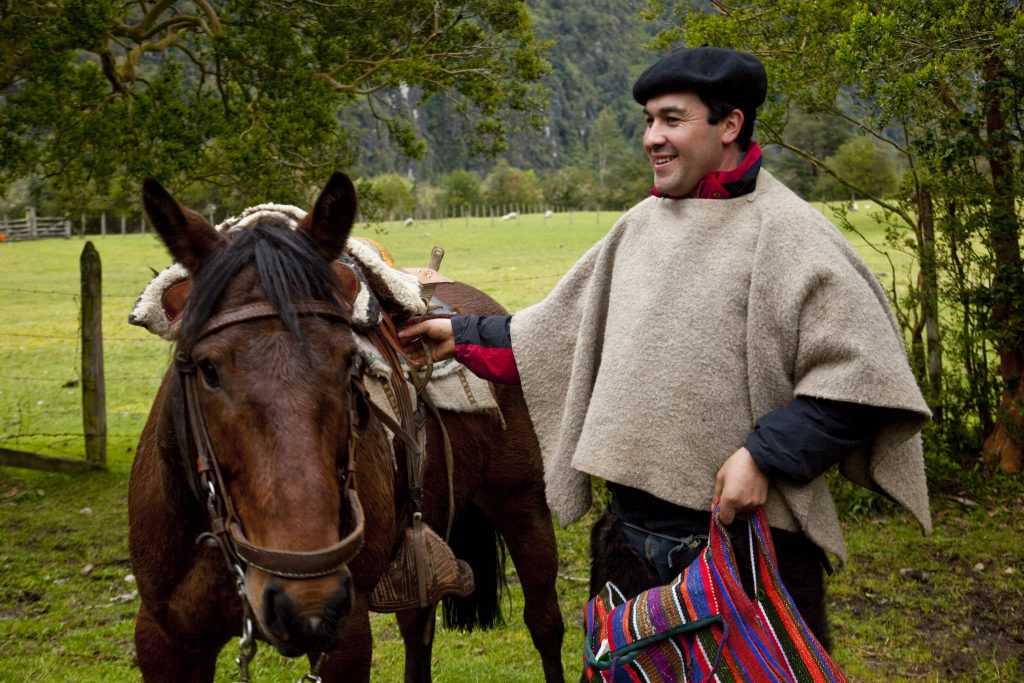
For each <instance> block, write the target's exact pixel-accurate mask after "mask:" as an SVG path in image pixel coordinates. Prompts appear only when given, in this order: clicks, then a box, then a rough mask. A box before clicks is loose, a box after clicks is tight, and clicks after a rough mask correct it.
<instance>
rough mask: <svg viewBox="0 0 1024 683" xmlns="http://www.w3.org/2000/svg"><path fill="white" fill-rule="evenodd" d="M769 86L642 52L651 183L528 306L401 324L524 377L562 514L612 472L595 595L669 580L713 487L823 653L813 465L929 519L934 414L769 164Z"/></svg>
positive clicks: (859, 271)
mask: <svg viewBox="0 0 1024 683" xmlns="http://www.w3.org/2000/svg"><path fill="white" fill-rule="evenodd" d="M766 90H767V78H766V75H765V71H764V68H763V66H762V65H761V63H760V62H759V61H758V60H757V59H756V58H755V57H753V56H751V55H748V54H743V53H739V52H735V51H732V50H724V49H719V48H712V47H700V48H693V49H681V50H678V51H676V52H674V53H672V54H671V55H669V56H668V57H665V58H664V59H662V60H661V61H659V62H658V63H656V64H654V65H653V66H652V67H650V68H649V69H648V70H647V71H645V72H644V73H643V74H642V75H641V76H640V78H639V79H638V80H637V82H636V84H635V85H634V87H633V95H634V98H635V99H636V100H637V102H638V103H639V104H641V105H642V106H643V112H644V116H645V118H646V121H647V130H646V132H645V134H644V139H643V144H644V148H645V150H646V152H647V155H648V157H649V159H650V161H651V166H652V171H653V175H654V188H653V189H652V191H651V194H652V196H651V197H649V198H647V199H646V200H644V201H642V202H640V203H639V204H638V205H636V206H635V207H633V208H632V209H630V210H629V211H628V212H627V213H626V214H625V215H624V216H623V217H622V218H621V219H620V220H619V222H618V223H616V225H615V226H614V227H613V228H612V230H611V231H610V232H609V233H608V234H607V235H606V236H605V237H604V238H603V239H602V240H601V241H600V242H599V243H598V244H596V245H595V246H594V247H593V248H592V249H591V250H590V251H589V252H587V254H585V255H584V256H583V257H582V258H581V259H580V260H579V261H578V262H577V263H576V265H575V266H574V267H573V268H572V270H570V272H569V273H568V274H567V275H566V276H565V277H564V278H563V279H562V281H561V282H560V283H559V284H558V285H557V286H556V288H555V290H554V291H553V292H552V293H551V294H550V295H549V296H548V297H547V298H546V299H545V300H544V301H542V302H540V303H539V304H537V305H535V306H532V307H530V308H527V309H525V310H523V311H520V312H519V313H517V314H516V315H515V316H513V317H511V318H502V317H497V318H495V317H492V318H474V317H462V318H459V317H457V318H453V319H452V320H450V321H448V320H431V321H426V322H423V323H419V324H416V325H412V326H410V327H408V328H406V329H405V330H404V331H403V336H404V337H405V339H406V342H407V344H408V348H409V349H410V353H412V354H413V355H414V357H415V358H414V359H420V360H422V352H417V351H416V350H415V346H416V344H418V343H419V340H422V342H423V343H425V344H426V345H427V346H429V347H430V350H431V353H432V355H433V357H434V358H442V357H448V356H450V355H453V354H454V355H455V356H456V357H457V358H458V359H459V360H461V361H462V362H464V363H465V364H466V365H467V366H468V367H470V368H471V369H473V370H474V372H477V373H478V374H481V375H482V376H484V377H486V378H488V379H493V380H497V381H505V382H516V381H521V383H522V385H523V391H524V395H525V396H526V399H527V404H528V406H529V408H530V415H531V418H532V419H533V421H534V426H535V427H536V429H537V434H538V438H539V440H540V443H541V450H542V453H543V455H544V465H545V480H546V484H547V494H548V500H549V503H550V504H551V507H552V510H553V511H554V512H555V513H556V514H557V515H558V517H559V520H560V521H561V522H562V523H563V524H568V523H570V522H572V521H574V520H576V519H578V518H579V517H580V516H582V515H583V514H584V513H585V512H586V511H587V509H588V508H589V507H590V477H591V476H596V477H599V478H601V479H604V480H605V481H606V482H607V485H608V489H609V491H610V493H611V496H610V503H609V506H608V510H607V511H606V512H605V514H604V516H603V517H602V518H601V519H600V520H599V521H598V522H597V524H596V525H595V527H594V529H593V532H592V553H593V566H592V575H591V593H592V594H594V593H596V592H597V591H598V590H599V589H600V588H601V587H602V586H603V584H604V582H605V581H606V580H611V581H614V582H615V583H616V584H617V585H618V586H619V587H620V589H622V590H623V593H624V594H625V595H627V597H628V596H631V595H635V594H636V593H638V592H640V591H642V590H645V589H646V588H649V587H652V586H654V585H658V584H663V583H667V582H669V581H670V580H671V579H672V578H673V577H674V576H675V575H676V574H678V573H679V572H680V571H682V569H684V568H685V566H686V565H687V564H688V563H689V562H690V561H691V560H692V559H693V558H694V557H695V556H696V554H697V553H698V552H699V550H700V547H701V544H702V542H703V541H704V540H706V533H707V529H708V526H709V523H710V513H709V510H710V509H711V505H712V502H713V501H714V500H715V499H718V500H719V501H720V515H721V519H722V521H723V522H724V523H726V524H730V523H731V522H733V520H734V518H735V516H736V515H737V514H740V513H744V512H749V511H751V510H753V509H755V508H757V507H759V506H761V505H765V506H766V509H767V512H768V518H769V522H770V524H771V526H772V534H773V538H774V540H775V545H776V549H777V552H778V556H779V566H780V573H781V574H782V577H783V580H784V582H785V583H786V585H787V587H788V588H789V589H790V592H791V593H792V594H793V597H794V600H795V601H796V603H797V606H798V607H799V608H800V610H801V613H802V614H803V616H804V618H805V619H806V620H807V621H808V623H809V625H810V626H811V628H812V629H813V630H814V631H815V633H816V635H817V636H818V638H819V640H821V641H822V642H823V643H825V644H826V646H827V642H828V635H827V628H826V621H825V614H824V607H823V599H824V581H823V568H824V567H825V566H827V564H828V561H827V559H826V553H831V554H833V555H836V556H837V557H839V558H841V559H842V558H844V556H845V546H844V543H843V539H842V534H841V532H840V530H839V525H838V522H837V519H836V515H835V508H834V505H833V503H832V500H831V497H830V495H829V492H828V488H827V485H826V483H825V481H824V479H823V477H822V475H823V473H824V472H825V471H826V470H828V469H829V468H830V467H831V466H832V465H834V464H836V463H839V464H840V467H841V469H842V471H843V473H844V474H845V475H846V476H848V477H849V478H851V479H853V480H854V481H856V482H858V483H860V484H862V485H864V486H868V487H870V488H872V489H874V490H878V491H882V492H883V493H885V494H886V495H888V496H889V497H891V498H893V499H894V500H896V501H898V502H900V503H901V504H903V505H904V506H905V507H907V508H908V509H910V510H911V512H913V513H914V515H915V516H916V517H917V518H918V520H919V521H920V523H921V525H922V527H923V528H924V530H925V532H928V531H929V530H930V524H931V522H930V517H929V511H928V499H927V489H926V485H925V477H924V463H923V458H922V455H921V443H920V437H919V436H918V432H919V430H920V428H921V427H922V425H923V424H924V423H925V421H926V420H927V419H928V418H929V411H928V408H927V405H926V404H925V402H924V400H923V399H922V397H921V394H920V392H919V390H918V388H917V385H916V383H915V381H914V377H913V374H912V373H911V371H910V368H909V366H908V363H907V359H906V354H905V350H904V346H903V340H902V336H901V334H900V332H899V329H898V326H897V325H896V323H895V320H894V318H893V316H892V314H891V312H890V310H889V307H888V302H887V300H886V297H885V293H884V291H883V290H882V289H881V287H880V286H879V285H878V283H877V281H876V280H875V278H874V276H873V275H872V273H871V272H870V271H869V269H868V268H867V266H866V265H865V264H864V263H863V262H862V261H861V260H860V258H859V257H857V255H856V254H855V253H854V251H853V250H852V249H851V248H850V247H849V245H848V244H847V242H846V241H845V240H844V239H843V237H842V235H840V234H839V233H838V231H837V230H835V228H834V227H833V226H832V225H831V223H829V222H828V220H827V219H825V218H824V217H823V216H822V215H821V214H819V213H817V212H816V211H815V210H814V209H813V208H811V207H810V206H809V205H808V204H806V203H805V202H803V201H802V200H800V199H799V198H798V197H796V195H794V194H793V193H791V192H790V191H789V190H787V189H786V188H785V187H784V186H783V185H781V184H780V183H779V182H778V181H777V180H775V179H774V178H773V177H772V176H771V175H770V174H769V173H767V172H766V171H764V170H762V169H761V168H760V166H761V151H760V148H759V146H758V145H757V143H756V142H755V141H753V140H752V139H751V134H752V131H753V126H754V120H755V116H756V110H757V107H758V106H760V105H761V104H762V103H763V102H764V99H765V95H766ZM412 342H416V343H412ZM741 529H742V527H740V526H738V525H734V528H733V529H731V531H740V530H741ZM735 538H736V539H739V536H738V535H737V536H736V537H735ZM742 540H743V541H745V540H746V538H745V534H744V535H743V539H742ZM735 545H736V548H737V551H738V554H739V555H740V557H741V561H740V564H741V567H743V566H744V563H743V562H742V556H743V555H744V554H746V549H745V547H746V543H745V542H737V543H735Z"/></svg>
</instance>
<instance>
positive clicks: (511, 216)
mask: <svg viewBox="0 0 1024 683" xmlns="http://www.w3.org/2000/svg"><path fill="white" fill-rule="evenodd" d="M517 218H519V214H518V213H517V212H515V211H513V212H512V213H506V214H505V215H504V216H502V217H501V220H503V221H514V220H515V219H517Z"/></svg>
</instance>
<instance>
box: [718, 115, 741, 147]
mask: <svg viewBox="0 0 1024 683" xmlns="http://www.w3.org/2000/svg"><path fill="white" fill-rule="evenodd" d="M746 120H747V117H746V115H745V114H744V113H743V110H742V109H733V110H732V111H731V112H729V114H728V115H727V116H726V117H725V118H724V119H722V120H721V121H720V123H722V124H724V125H723V126H722V145H723V146H725V145H730V144H732V143H734V142H736V139H737V138H738V137H739V136H740V131H741V130H742V129H743V122H744V121H746Z"/></svg>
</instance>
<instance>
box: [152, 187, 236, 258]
mask: <svg viewBox="0 0 1024 683" xmlns="http://www.w3.org/2000/svg"><path fill="white" fill-rule="evenodd" d="M142 205H143V207H144V208H145V209H146V215H147V216H149V222H150V223H151V224H152V225H153V228H154V229H155V230H156V231H157V233H159V235H160V239H161V240H163V243H164V244H165V245H166V246H167V250H168V251H169V252H171V256H172V257H174V260H175V261H177V262H178V263H180V264H181V265H183V266H185V270H187V271H188V272H190V273H192V274H193V275H195V273H196V271H198V270H199V267H200V266H201V265H202V264H203V263H204V262H206V259H208V258H209V257H210V255H211V254H213V252H214V251H216V249H217V247H218V246H219V245H220V243H221V242H222V241H223V240H224V238H223V236H222V235H221V234H220V233H219V232H217V231H216V230H215V229H214V227H213V226H212V225H210V222H209V221H208V220H206V219H205V218H203V216H202V215H200V214H198V213H196V212H195V211H192V210H191V209H188V208H186V207H184V206H182V205H181V204H179V203H178V202H177V201H176V200H175V199H174V197H172V196H171V194H170V193H169V192H168V191H167V190H165V189H164V186H163V185H161V184H160V183H158V182H157V181H155V180H153V179H152V178H146V180H145V181H144V182H143V183H142Z"/></svg>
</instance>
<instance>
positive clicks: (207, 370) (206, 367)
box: [196, 359, 220, 389]
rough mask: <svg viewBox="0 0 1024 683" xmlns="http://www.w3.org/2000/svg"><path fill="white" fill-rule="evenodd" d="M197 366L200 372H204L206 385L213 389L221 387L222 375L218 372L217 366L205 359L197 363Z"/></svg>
mask: <svg viewBox="0 0 1024 683" xmlns="http://www.w3.org/2000/svg"><path fill="white" fill-rule="evenodd" d="M196 367H197V368H199V372H201V373H203V380H204V381H205V382H206V386H208V387H210V388H211V389H219V388H220V375H218V374H217V366H215V365H214V364H213V363H212V362H210V361H209V360H205V359H204V360H201V361H199V362H198V363H196Z"/></svg>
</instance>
